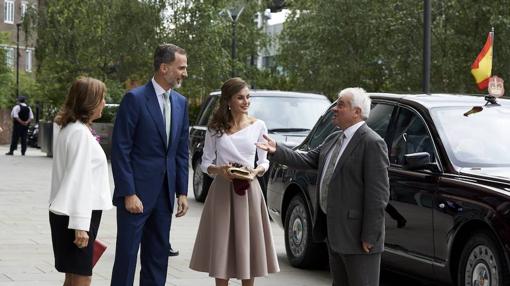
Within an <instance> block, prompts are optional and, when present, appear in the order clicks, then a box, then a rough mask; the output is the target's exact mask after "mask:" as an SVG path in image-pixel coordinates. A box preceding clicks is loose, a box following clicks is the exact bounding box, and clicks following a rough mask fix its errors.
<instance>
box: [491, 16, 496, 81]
mask: <svg viewBox="0 0 510 286" xmlns="http://www.w3.org/2000/svg"><path fill="white" fill-rule="evenodd" d="M491 36H492V62H491V76H492V75H493V74H494V40H495V39H494V38H495V37H494V26H492V27H491Z"/></svg>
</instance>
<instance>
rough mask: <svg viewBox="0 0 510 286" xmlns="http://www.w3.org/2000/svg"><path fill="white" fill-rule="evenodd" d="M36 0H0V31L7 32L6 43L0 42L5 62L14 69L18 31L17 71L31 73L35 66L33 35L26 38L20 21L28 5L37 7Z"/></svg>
mask: <svg viewBox="0 0 510 286" xmlns="http://www.w3.org/2000/svg"><path fill="white" fill-rule="evenodd" d="M38 2H39V1H36V0H0V9H1V10H0V32H7V33H8V34H9V39H8V42H7V43H1V44H0V48H3V49H4V50H5V53H6V63H7V65H8V66H9V67H11V68H12V69H13V70H14V69H16V59H17V56H16V47H17V43H18V41H17V36H18V33H19V71H20V72H26V73H32V72H33V71H34V66H35V62H34V60H35V57H34V55H35V37H33V36H32V37H30V39H27V38H26V36H25V32H24V31H23V27H22V26H21V23H22V22H23V17H24V15H25V13H26V12H27V11H28V9H29V7H37V5H38V4H39V3H38Z"/></svg>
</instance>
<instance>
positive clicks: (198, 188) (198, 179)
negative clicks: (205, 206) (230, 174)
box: [193, 162, 211, 202]
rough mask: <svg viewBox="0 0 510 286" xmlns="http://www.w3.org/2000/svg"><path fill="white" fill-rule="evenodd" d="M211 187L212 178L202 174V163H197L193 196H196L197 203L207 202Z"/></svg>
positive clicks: (194, 169)
mask: <svg viewBox="0 0 510 286" xmlns="http://www.w3.org/2000/svg"><path fill="white" fill-rule="evenodd" d="M210 185H211V179H210V177H209V176H207V175H206V174H204V173H203V172H202V170H201V169H200V162H197V163H196V164H195V167H194V168H193V194H194V195H195V200H196V201H198V202H204V201H205V198H206V197H207V192H208V191H209V186H210Z"/></svg>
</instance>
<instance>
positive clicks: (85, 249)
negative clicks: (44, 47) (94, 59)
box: [49, 77, 112, 286]
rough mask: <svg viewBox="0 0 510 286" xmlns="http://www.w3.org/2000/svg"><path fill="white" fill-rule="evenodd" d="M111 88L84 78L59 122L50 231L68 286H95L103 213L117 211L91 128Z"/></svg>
mask: <svg viewBox="0 0 510 286" xmlns="http://www.w3.org/2000/svg"><path fill="white" fill-rule="evenodd" d="M105 94H106V86H105V84H104V83H103V82H101V81H100V80H97V79H94V78H89V77H81V78H78V79H77V80H75V81H74V83H73V84H72V86H71V89H70V91H69V94H68V95H67V97H66V100H65V103H64V105H63V106H62V109H61V110H60V112H59V113H58V115H57V117H56V118H55V122H56V123H57V124H58V126H59V127H60V130H59V131H58V135H56V136H55V144H54V150H53V173H52V178H51V195H50V201H49V203H50V206H49V210H50V226H51V238H52V243H53V253H54V256H55V268H56V269H57V271H59V272H63V273H65V275H66V276H65V282H64V286H72V285H80V286H81V285H90V283H91V280H92V253H93V245H94V243H93V242H94V240H95V239H96V235H97V231H98V228H99V223H100V220H101V213H102V211H103V210H108V209H110V208H112V200H111V192H110V185H109V179H108V178H109V177H108V164H107V161H106V155H105V153H104V151H103V149H102V148H101V146H100V145H99V143H98V141H97V140H96V137H95V136H94V134H93V132H92V129H91V128H90V125H91V123H92V121H94V120H95V119H98V118H100V117H101V112H102V110H103V108H104V105H105Z"/></svg>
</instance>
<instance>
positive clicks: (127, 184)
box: [111, 44, 189, 286]
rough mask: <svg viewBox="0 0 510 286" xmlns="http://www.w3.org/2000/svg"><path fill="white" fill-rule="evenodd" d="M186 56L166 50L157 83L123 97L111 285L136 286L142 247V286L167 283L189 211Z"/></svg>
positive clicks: (115, 151) (115, 157)
mask: <svg viewBox="0 0 510 286" xmlns="http://www.w3.org/2000/svg"><path fill="white" fill-rule="evenodd" d="M187 75H188V74H187V58H186V51H185V50H184V49H182V48H179V47H177V46H176V45H172V44H163V45H160V46H159V47H158V48H157V49H156V52H155V54H154V77H153V78H152V80H151V81H149V82H148V83H147V84H146V85H144V86H140V87H137V88H135V89H133V90H131V91H129V92H128V93H126V95H124V98H123V99H122V102H121V103H120V107H119V110H118V112H117V117H116V120H115V127H114V129H113V139H112V170H113V178H114V180H115V191H114V195H113V203H114V205H115V206H117V246H116V250H115V262H114V265H113V273H112V282H111V285H112V286H113V285H114V286H120V285H122V286H125V285H133V280H134V276H135V269H136V259H137V254H138V248H139V247H140V245H141V252H140V261H141V264H142V267H141V271H140V285H141V286H143V285H165V281H166V274H167V267H168V249H169V247H170V246H169V243H168V241H169V231H170V225H171V222H172V212H173V206H174V201H175V198H177V213H176V214H175V216H176V217H181V216H183V215H185V214H186V212H187V210H188V201H187V193H188V125H189V122H188V103H187V100H186V98H185V97H184V96H182V95H181V94H179V93H178V92H176V91H175V90H174V89H175V88H179V87H180V86H181V83H182V81H183V80H184V79H185V78H186V77H187Z"/></svg>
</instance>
